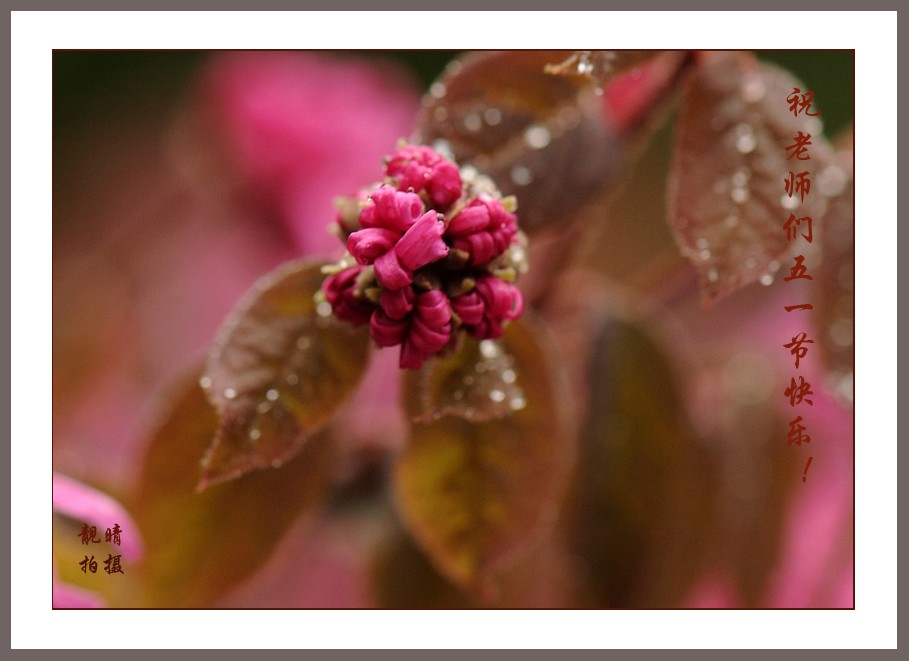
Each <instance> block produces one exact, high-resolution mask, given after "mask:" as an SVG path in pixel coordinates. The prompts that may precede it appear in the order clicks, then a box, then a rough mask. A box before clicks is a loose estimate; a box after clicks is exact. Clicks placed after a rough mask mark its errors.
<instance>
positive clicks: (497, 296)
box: [451, 275, 524, 340]
mask: <svg viewBox="0 0 909 661" xmlns="http://www.w3.org/2000/svg"><path fill="white" fill-rule="evenodd" d="M451 307H452V309H453V310H454V311H455V313H456V314H457V315H458V316H459V317H460V318H461V322H462V323H463V325H464V329H465V330H466V331H467V333H468V334H470V335H472V336H473V337H476V338H477V339H480V340H487V339H495V338H497V337H502V335H503V334H504V333H505V328H504V323H505V321H512V320H514V319H517V318H518V317H519V316H521V312H523V311H524V299H523V297H522V296H521V291H520V290H519V289H518V288H517V287H515V286H514V285H512V284H509V283H507V282H505V281H504V280H501V279H500V278H497V277H495V276H494V275H487V276H484V277H482V278H481V279H480V280H478V281H477V286H476V289H475V290H474V291H472V292H471V293H469V294H464V295H463V296H458V297H457V298H455V299H454V300H453V301H452V302H451Z"/></svg>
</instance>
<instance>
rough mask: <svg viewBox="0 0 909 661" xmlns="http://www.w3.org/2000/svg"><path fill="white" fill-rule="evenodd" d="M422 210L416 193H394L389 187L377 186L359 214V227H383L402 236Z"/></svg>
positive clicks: (421, 204)
mask: <svg viewBox="0 0 909 661" xmlns="http://www.w3.org/2000/svg"><path fill="white" fill-rule="evenodd" d="M423 208H424V207H423V201H422V200H421V199H420V196H419V195H417V194H416V193H405V192H402V191H396V190H395V189H394V188H392V187H391V186H379V187H378V188H377V189H376V190H375V191H373V193H372V194H371V195H370V196H369V200H368V202H367V203H366V206H365V207H363V210H362V211H361V212H360V225H361V226H363V227H383V228H385V229H389V230H394V231H395V232H398V234H403V233H404V232H406V231H407V230H408V229H410V226H411V225H413V224H414V223H415V222H416V220H417V218H419V217H420V215H421V214H422V213H423Z"/></svg>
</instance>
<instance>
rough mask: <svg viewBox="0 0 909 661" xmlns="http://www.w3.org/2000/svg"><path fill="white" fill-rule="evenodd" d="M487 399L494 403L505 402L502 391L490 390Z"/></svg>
mask: <svg viewBox="0 0 909 661" xmlns="http://www.w3.org/2000/svg"><path fill="white" fill-rule="evenodd" d="M489 399H491V400H492V401H494V402H504V401H505V393H504V392H503V391H501V390H490V391H489Z"/></svg>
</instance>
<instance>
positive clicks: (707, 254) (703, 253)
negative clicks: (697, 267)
mask: <svg viewBox="0 0 909 661" xmlns="http://www.w3.org/2000/svg"><path fill="white" fill-rule="evenodd" d="M698 257H699V258H700V259H702V260H703V261H705V262H706V261H707V260H708V259H710V251H709V250H701V251H700V252H699V253H698Z"/></svg>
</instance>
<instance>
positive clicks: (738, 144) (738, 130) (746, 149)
mask: <svg viewBox="0 0 909 661" xmlns="http://www.w3.org/2000/svg"><path fill="white" fill-rule="evenodd" d="M733 132H734V133H735V148H736V150H738V152H739V153H740V154H750V153H751V152H753V151H754V148H755V147H757V140H755V139H754V130H753V129H752V128H751V127H750V126H748V124H737V125H736V127H735V128H734V129H733Z"/></svg>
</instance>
